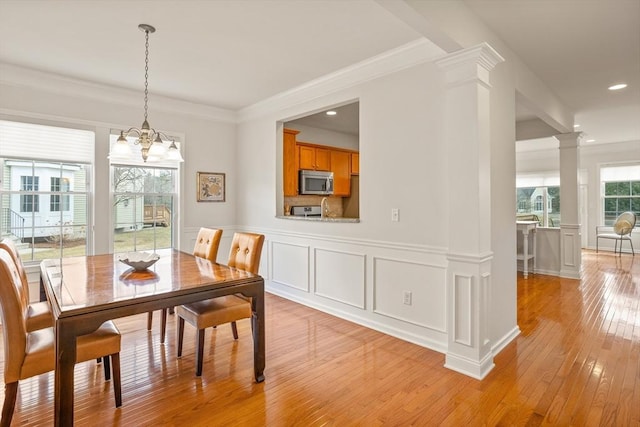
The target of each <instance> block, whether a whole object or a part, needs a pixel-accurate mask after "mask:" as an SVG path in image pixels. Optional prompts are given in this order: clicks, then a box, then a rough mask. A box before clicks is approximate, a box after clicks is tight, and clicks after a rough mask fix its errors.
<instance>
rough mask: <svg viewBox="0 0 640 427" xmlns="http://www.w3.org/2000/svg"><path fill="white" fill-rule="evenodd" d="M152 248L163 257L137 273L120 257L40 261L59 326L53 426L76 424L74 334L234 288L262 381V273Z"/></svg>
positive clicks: (256, 372)
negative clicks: (245, 303) (246, 304)
mask: <svg viewBox="0 0 640 427" xmlns="http://www.w3.org/2000/svg"><path fill="white" fill-rule="evenodd" d="M156 253H157V254H159V255H160V259H159V260H158V261H157V262H156V263H155V264H153V265H152V266H151V267H149V268H148V269H147V270H142V271H136V270H134V269H133V268H131V267H129V266H128V265H126V264H124V263H122V262H120V261H119V257H118V255H117V254H116V255H114V254H107V255H94V256H84V257H69V258H57V259H46V260H43V261H42V262H41V264H40V283H41V292H43V293H44V294H45V295H46V298H47V299H48V300H49V302H50V304H51V309H52V312H53V315H54V318H55V327H56V344H55V351H56V370H55V413H54V416H55V425H56V426H70V425H73V399H74V391H73V389H74V366H75V359H76V338H77V337H78V336H79V335H84V334H88V333H91V332H93V331H95V330H96V329H97V328H98V327H99V326H100V325H101V324H102V323H104V322H106V321H107V320H112V319H117V318H120V317H125V316H131V315H134V314H139V313H147V312H149V311H153V310H159V309H162V308H167V307H174V306H177V305H181V304H187V303H191V302H195V301H200V300H203V299H208V298H214V297H219V296H223V295H230V294H237V293H240V294H242V295H245V296H247V297H251V310H252V312H253V315H252V317H251V322H252V330H253V364H254V375H255V380H256V381H257V382H262V381H264V368H265V320H264V280H263V279H262V277H261V276H259V275H257V274H251V273H248V272H246V271H243V270H238V269H235V268H232V267H229V266H226V265H222V264H215V263H212V262H210V261H208V260H205V259H202V258H198V257H195V256H193V255H191V254H189V253H186V252H181V251H179V250H176V249H163V250H158V251H156ZM123 405H126V402H123Z"/></svg>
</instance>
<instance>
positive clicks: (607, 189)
mask: <svg viewBox="0 0 640 427" xmlns="http://www.w3.org/2000/svg"><path fill="white" fill-rule="evenodd" d="M603 184H604V201H603V208H604V224H605V225H613V223H614V222H615V220H616V218H617V217H618V216H619V215H620V214H621V213H623V212H629V211H630V212H634V213H635V214H636V215H638V216H640V180H638V181H634V180H627V181H610V182H604V183H603ZM636 227H638V222H636Z"/></svg>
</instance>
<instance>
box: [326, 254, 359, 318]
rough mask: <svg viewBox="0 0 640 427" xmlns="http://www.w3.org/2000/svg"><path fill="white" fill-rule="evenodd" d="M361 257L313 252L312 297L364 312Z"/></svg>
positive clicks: (357, 255)
mask: <svg viewBox="0 0 640 427" xmlns="http://www.w3.org/2000/svg"><path fill="white" fill-rule="evenodd" d="M365 259H366V258H365V255H363V254H356V253H349V252H341V251H336V250H328V249H318V248H316V249H315V293H316V294H317V295H320V296H322V297H325V298H330V299H332V300H335V301H339V302H341V303H344V304H349V305H352V306H354V307H357V308H360V309H362V310H364V309H365Z"/></svg>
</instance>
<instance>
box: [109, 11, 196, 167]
mask: <svg viewBox="0 0 640 427" xmlns="http://www.w3.org/2000/svg"><path fill="white" fill-rule="evenodd" d="M138 28H140V30H141V31H144V38H145V44H144V47H145V51H144V121H143V122H142V126H141V127H140V129H138V128H135V127H132V128H131V129H129V130H127V131H121V132H120V136H119V137H118V140H117V141H116V143H115V144H113V147H112V148H111V154H110V156H109V158H112V159H128V158H131V156H132V151H131V146H130V145H129V142H128V141H127V136H129V135H131V134H133V135H135V136H137V139H136V140H135V141H134V144H136V145H140V152H141V153H142V159H143V160H144V161H145V162H147V160H149V161H150V162H154V161H160V160H173V161H177V162H182V161H184V160H183V159H182V155H180V150H178V147H177V146H176V141H175V140H174V139H170V138H168V137H167V136H166V135H165V134H164V133H162V132H159V131H157V130H155V129H153V128H152V127H151V126H149V122H148V121H147V110H148V107H147V101H148V98H149V82H148V80H149V33H154V32H155V31H156V29H155V28H154V27H152V26H151V25H147V24H140V25H138ZM163 139H165V140H170V141H171V144H169V147H168V148H167V147H166V146H165V145H164V141H163Z"/></svg>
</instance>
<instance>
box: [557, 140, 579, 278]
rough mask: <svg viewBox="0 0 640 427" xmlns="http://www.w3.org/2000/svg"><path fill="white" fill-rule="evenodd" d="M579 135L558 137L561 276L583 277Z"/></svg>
mask: <svg viewBox="0 0 640 427" xmlns="http://www.w3.org/2000/svg"><path fill="white" fill-rule="evenodd" d="M581 135H582V134H581V133H580V132H571V133H563V134H560V135H555V138H556V139H557V140H558V141H560V276H561V277H568V278H571V279H579V278H580V268H581V265H582V238H581V235H580V203H579V200H578V194H579V183H578V174H579V172H580V156H579V151H578V150H579V147H580V137H581Z"/></svg>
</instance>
